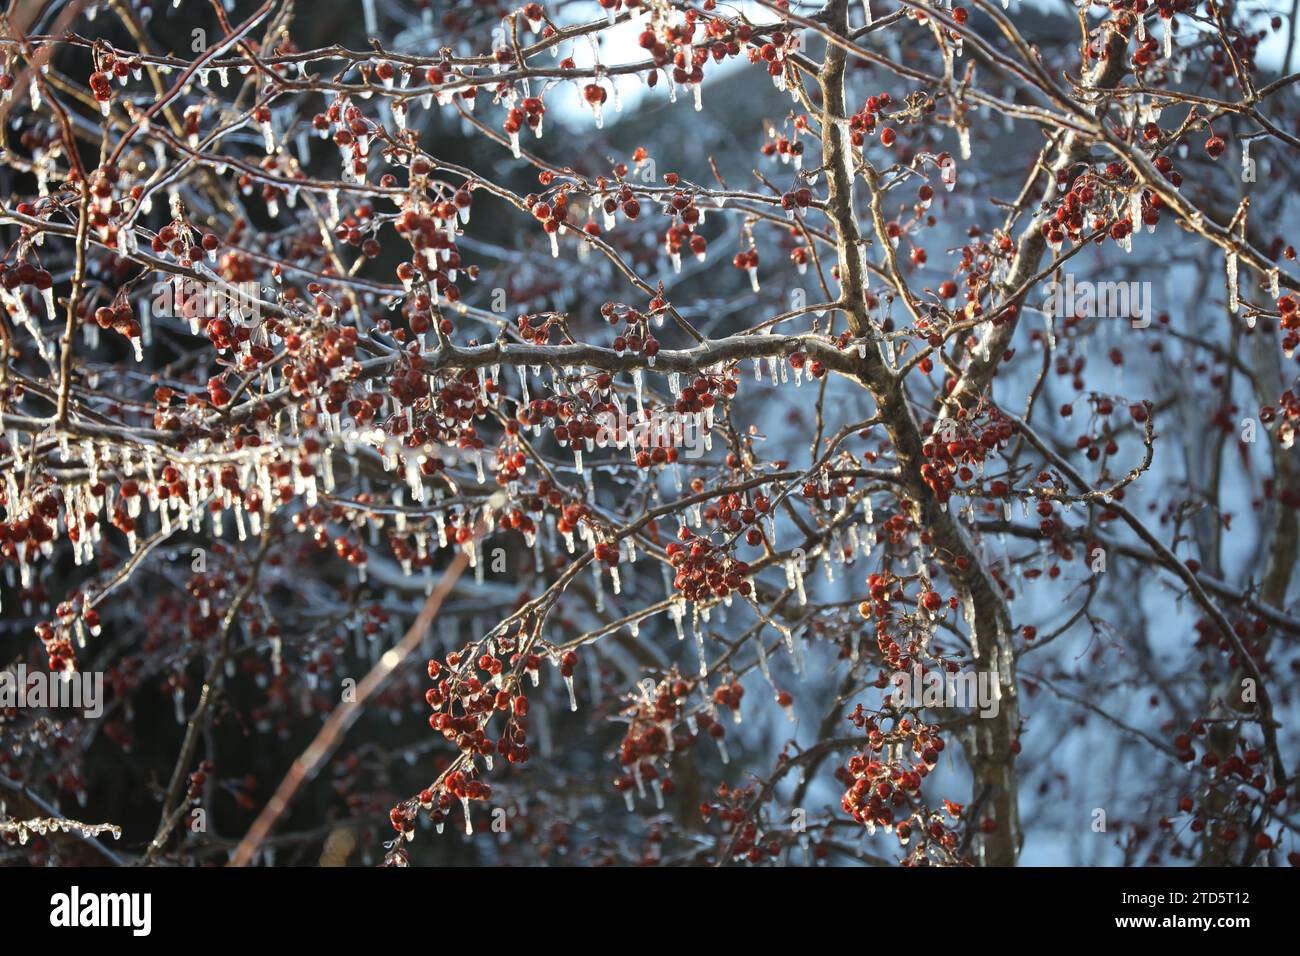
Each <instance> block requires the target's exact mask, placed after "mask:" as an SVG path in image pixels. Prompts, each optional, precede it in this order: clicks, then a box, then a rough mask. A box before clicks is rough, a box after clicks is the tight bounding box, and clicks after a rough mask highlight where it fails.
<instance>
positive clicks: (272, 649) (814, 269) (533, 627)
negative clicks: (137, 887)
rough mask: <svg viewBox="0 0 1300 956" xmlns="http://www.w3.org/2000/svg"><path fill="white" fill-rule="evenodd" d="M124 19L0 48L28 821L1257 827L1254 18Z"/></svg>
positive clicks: (1094, 840)
mask: <svg viewBox="0 0 1300 956" xmlns="http://www.w3.org/2000/svg"><path fill="white" fill-rule="evenodd" d="M160 6H163V5H160V4H150V3H145V2H138V3H132V2H127V0H108V2H98V0H90V2H86V0H67V2H61V3H59V2H56V3H52V4H47V5H45V6H44V7H41V6H40V5H33V6H32V8H29V7H27V6H26V5H18V8H17V9H16V10H14V11H13V12H11V13H10V14H9V15H8V17H7V19H6V21H5V23H4V37H3V40H0V46H2V48H3V52H4V57H5V67H4V73H3V74H0V89H3V90H4V96H5V100H4V104H3V106H0V112H2V113H3V119H4V120H5V122H4V125H3V129H4V135H5V137H6V142H5V143H4V144H3V145H4V152H3V156H2V160H0V162H2V164H3V170H4V173H3V175H4V196H5V201H4V210H3V216H4V226H3V228H4V230H5V239H6V242H5V259H4V260H3V266H4V268H3V275H2V280H3V281H2V282H0V297H2V298H3V303H4V313H3V315H0V331H2V332H3V342H2V347H3V364H2V365H0V415H2V424H3V428H4V434H5V438H4V441H3V444H0V456H2V457H0V467H2V468H3V470H4V473H5V476H6V477H5V482H4V485H3V489H2V491H0V504H3V507H4V521H3V523H2V524H0V544H2V548H3V552H2V553H3V557H4V564H5V568H6V571H9V572H12V573H11V577H10V580H9V582H8V586H6V587H5V588H4V593H3V607H4V614H5V627H6V630H5V631H4V638H3V640H4V642H5V643H4V645H3V647H0V649H3V650H4V651H5V654H6V657H5V659H6V660H7V661H11V662H12V664H11V665H10V671H13V672H15V673H16V671H15V669H16V668H18V667H19V666H20V665H21V667H22V668H23V671H22V676H21V677H19V678H16V679H15V680H14V681H11V690H12V693H10V696H9V698H7V699H6V698H3V697H0V708H5V709H0V716H3V717H4V720H3V721H0V786H3V788H4V791H5V792H6V793H7V794H8V795H9V797H10V798H11V799H12V802H11V803H10V806H11V807H14V806H16V807H18V808H19V810H18V813H17V814H14V811H13V810H12V809H11V810H10V811H8V812H9V813H11V814H14V815H12V816H10V817H9V818H0V829H3V833H4V840H5V844H6V846H8V847H10V848H11V849H10V850H9V851H8V852H9V853H10V854H12V855H17V856H20V857H23V858H27V859H31V860H34V861H37V860H47V859H53V860H54V861H69V860H71V859H74V858H76V856H77V855H78V854H84V853H86V852H91V855H92V856H94V853H95V852H99V853H100V854H101V855H102V856H105V857H107V858H109V859H111V860H113V861H114V862H128V861H133V860H143V861H145V862H149V863H181V864H193V863H199V862H205V861H217V862H223V861H232V862H234V863H237V864H243V863H248V862H252V861H255V860H262V861H266V860H271V859H279V860H284V859H286V858H288V859H291V860H299V859H320V860H322V861H333V862H341V861H346V860H349V859H361V860H366V859H370V858H371V857H370V856H369V854H370V853H371V852H372V851H375V850H376V849H377V847H378V845H380V844H382V847H383V854H382V858H383V860H384V861H385V862H388V863H392V864H405V863H407V862H408V861H409V860H410V859H411V854H412V853H425V854H427V858H429V859H445V858H448V857H454V858H457V859H462V860H472V861H477V862H498V861H499V862H506V861H514V862H541V861H546V862H551V861H564V860H567V861H570V862H578V863H583V862H630V861H637V860H646V859H648V860H653V861H659V862H663V863H709V864H716V865H727V864H731V863H734V862H741V861H749V862H752V863H759V862H773V863H789V864H801V863H807V862H812V861H820V860H832V861H835V862H841V863H843V862H853V861H857V862H866V863H872V864H894V863H898V862H901V863H904V864H908V865H920V864H925V865H964V864H976V865H992V866H1010V865H1014V864H1015V863H1017V862H1018V860H1019V859H1020V858H1021V854H1022V848H1023V850H1024V852H1025V855H1026V859H1034V860H1036V861H1039V862H1043V861H1046V862H1105V863H1119V862H1134V863H1139V864H1141V863H1156V862H1162V863H1163V862H1174V861H1178V860H1191V861H1193V862H1200V863H1204V864H1239V865H1249V864H1264V863H1276V862H1280V860H1281V858H1282V854H1284V853H1285V852H1286V851H1287V850H1288V848H1293V847H1294V846H1295V833H1296V832H1297V831H1296V828H1297V824H1300V819H1298V818H1297V816H1296V809H1297V808H1296V801H1297V800H1298V799H1300V791H1297V790H1296V787H1295V782H1294V778H1293V776H1292V774H1293V773H1294V764H1295V757H1296V753H1295V750H1296V747H1295V744H1296V735H1295V730H1294V723H1295V717H1296V713H1295V712H1296V709H1297V701H1296V696H1295V692H1294V690H1293V688H1292V687H1291V686H1290V683H1289V681H1288V680H1287V679H1286V678H1287V674H1288V672H1294V671H1295V670H1296V668H1297V666H1300V657H1297V653H1296V650H1297V643H1296V638H1297V636H1300V613H1297V612H1296V611H1295V610H1294V609H1293V608H1292V605H1293V603H1294V597H1293V594H1292V590H1293V589H1292V588H1291V579H1292V578H1293V576H1294V571H1295V564H1296V557H1297V517H1296V508H1297V507H1298V506H1300V476H1298V475H1297V462H1296V459H1295V454H1294V452H1293V450H1292V448H1291V445H1292V438H1293V434H1294V428H1295V422H1296V420H1297V419H1298V418H1300V400H1298V399H1297V398H1296V397H1295V395H1294V394H1293V391H1294V390H1295V385H1294V383H1293V378H1294V373H1293V371H1292V370H1291V369H1289V368H1288V366H1287V362H1289V360H1290V359H1291V356H1292V353H1293V352H1294V350H1295V347H1296V345H1297V344H1300V311H1297V308H1296V296H1295V290H1296V288H1297V284H1296V282H1297V279H1296V277H1297V274H1298V273H1297V272H1296V269H1295V266H1294V259H1295V252H1294V249H1293V248H1292V247H1291V246H1290V245H1288V244H1287V240H1286V238H1285V233H1286V230H1288V229H1289V228H1290V223H1291V222H1292V220H1293V216H1294V209H1293V208H1292V203H1291V202H1290V194H1291V193H1292V192H1294V188H1293V187H1294V168H1295V167H1294V158H1295V150H1296V148H1297V146H1300V143H1298V142H1297V139H1296V137H1295V136H1294V135H1293V134H1292V133H1291V132H1288V130H1292V129H1296V128H1297V125H1296V112H1297V111H1296V100H1295V89H1294V84H1295V81H1296V80H1297V79H1300V74H1287V73H1286V71H1285V65H1287V64H1289V63H1290V62H1291V52H1292V47H1293V41H1294V36H1295V24H1294V23H1293V22H1290V21H1289V20H1288V19H1286V18H1283V17H1281V16H1274V15H1273V14H1272V13H1271V12H1270V8H1269V7H1268V6H1267V5H1264V4H1251V3H1242V4H1233V5H1231V6H1227V5H1220V4H1218V3H1213V2H1199V0H1171V2H1168V3H1157V4H1154V5H1152V4H1148V3H1147V2H1146V0H1116V2H1112V3H1109V4H1103V3H1092V4H1091V5H1086V6H1085V7H1083V8H1074V7H1067V8H1066V12H1067V13H1068V14H1069V15H1068V16H1062V15H1061V14H1060V13H1055V12H1043V11H1038V10H1036V9H1034V8H1030V7H1027V6H1025V5H1022V4H1020V3H1017V4H1016V5H1015V6H1014V7H1013V8H1011V9H1004V7H1005V4H996V3H990V2H986V0H975V2H974V3H971V4H969V5H953V4H950V3H943V4H939V3H925V2H922V0H891V2H890V3H888V4H885V5H884V6H885V7H886V9H880V6H881V5H880V4H879V3H877V4H875V7H876V9H874V10H873V9H872V5H871V4H869V3H863V4H856V3H853V4H850V3H849V2H847V0H829V2H825V3H823V2H820V0H819V2H816V3H798V4H796V3H786V2H772V0H755V2H753V3H748V4H741V5H727V4H717V3H715V0H703V2H684V0H656V2H650V0H600V2H599V8H598V7H597V5H595V4H591V3H585V2H558V3H550V4H547V5H545V6H543V5H539V4H538V3H528V4H526V5H523V6H520V7H516V6H512V5H510V4H505V3H501V4H498V3H494V2H488V0H482V2H473V3H467V2H459V3H445V4H442V3H440V4H430V3H428V2H427V0H424V2H418V3H408V2H393V3H390V4H376V3H374V2H373V0H368V2H366V3H364V4H363V12H364V22H363V23H351V22H350V21H349V19H348V12H349V11H350V9H351V5H350V4H337V5H329V4H320V5H314V6H313V8H312V10H313V13H312V17H311V18H307V17H304V16H303V14H304V12H305V9H306V8H305V7H301V6H299V5H295V4H292V3H286V2H280V0H266V2H264V3H260V4H257V3H253V2H241V3H238V4H236V3H225V4H222V3H218V2H215V0H213V2H212V3H210V4H209V5H203V4H197V3H196V4H192V5H186V9H185V10H184V11H183V12H180V13H171V12H170V11H167V13H168V15H167V16H164V13H163V11H162V10H160V9H158V8H159V7H160ZM317 8H319V17H320V19H319V20H315V18H316V16H317ZM340 33H341V34H342V35H343V36H344V37H345V38H346V40H347V42H336V37H337V36H338V35H339V34H340ZM625 104H626V106H627V108H626V109H625V108H624V106H625ZM548 114H550V115H549V116H548ZM544 131H545V132H544ZM1143 227H1145V229H1144V228H1143ZM1275 231H1276V233H1277V234H1276V235H1274V234H1273V233H1274V232H1275ZM728 263H730V266H728ZM1284 359H1285V360H1286V361H1285V362H1284ZM751 371H752V373H753V375H752V377H751V375H750V373H751ZM1031 509H1032V510H1031ZM823 578H824V580H823ZM426 659H427V665H425V664H424V661H425V660H426ZM96 674H99V675H102V676H103V678H104V683H105V696H104V697H103V700H102V703H103V712H102V714H99V715H93V716H92V715H91V710H92V709H93V706H92V707H88V708H86V713H85V714H84V715H81V714H77V713H70V712H69V711H68V710H67V709H54V710H50V709H42V708H40V707H37V706H32V705H31V704H30V703H28V702H25V701H24V700H21V699H20V698H19V696H18V694H17V688H18V687H19V686H21V687H22V688H23V690H24V692H26V691H27V690H28V689H29V688H32V687H34V686H36V684H34V683H33V681H37V682H38V683H39V680H38V676H40V677H49V676H53V675H57V676H53V679H52V680H51V681H49V682H48V686H50V687H54V688H65V689H66V688H68V687H69V686H75V687H77V688H78V689H81V688H83V686H84V688H85V689H86V699H87V700H88V701H90V703H91V705H93V704H94V692H93V688H94V684H93V681H92V680H91V678H92V677H93V676H94V675H96ZM421 697H423V698H424V699H423V700H421ZM83 703H84V701H83ZM169 710H174V713H175V721H174V722H173V721H170V720H165V719H161V715H165V714H166V713H167V712H168V711H169ZM787 715H788V716H789V718H790V720H791V721H792V723H786V722H785V719H786V716H787ZM383 716H388V717H390V718H392V720H391V722H390V721H384V720H381V719H379V718H380V717H383ZM426 718H427V721H428V723H427V725H426V724H425V723H424V720H425V719H426ZM729 718H730V719H729ZM742 718H743V719H744V723H743V724H742V725H741V726H739V727H737V726H736V724H740V723H741V721H742ZM359 720H360V723H359V724H358V721H359ZM733 720H734V722H735V723H733ZM32 741H37V742H38V745H36V746H32ZM295 758H296V759H295ZM1103 768H1104V769H1103ZM1099 771H1102V772H1100V773H1099ZM69 795H80V796H81V798H82V800H83V802H84V803H85V812H79V813H78V814H76V816H78V817H80V818H84V819H85V820H94V819H100V818H103V819H108V820H112V821H113V824H112V825H113V826H120V827H121V828H122V830H123V831H125V839H124V840H123V841H122V844H121V846H120V847H117V848H114V849H110V848H109V846H108V845H107V844H103V843H99V842H95V841H94V840H92V841H91V843H90V844H89V846H90V848H91V849H90V851H87V850H86V849H85V848H86V846H87V845H86V844H84V843H82V842H81V841H73V842H69V841H67V840H65V839H64V838H63V837H62V836H61V832H60V831H61V828H64V827H66V828H68V829H76V830H78V831H80V832H81V833H82V834H83V835H89V836H90V837H94V836H96V835H98V834H99V833H102V832H104V831H103V827H104V826H107V824H103V825H101V824H97V823H81V822H78V821H76V820H71V819H69V818H68V817H66V816H65V814H64V813H63V812H61V811H60V810H59V807H58V804H59V802H60V801H61V800H63V799H65V798H67V797H68V796H69ZM623 801H626V805H627V807H628V808H629V809H631V810H632V811H633V812H632V814H631V815H621V811H616V810H614V809H611V805H614V806H618V805H621V804H622V802H623ZM385 817H386V819H385ZM6 820H7V822H6ZM430 824H432V827H430V826H429V825H430ZM447 824H450V825H451V827H452V828H453V829H457V830H458V829H462V828H463V829H464V831H465V832H466V833H474V837H473V838H472V839H470V840H467V841H464V842H461V841H454V842H453V841H452V840H451V837H450V836H443V837H441V838H439V837H435V836H434V835H433V831H434V830H435V829H436V831H437V832H439V833H442V832H443V831H444V829H445V828H446V826H447ZM51 825H53V829H51ZM421 828H424V829H425V830H427V831H428V833H427V835H426V836H423V837H422V838H421V839H420V840H416V839H415V838H416V836H417V833H418V831H419V830H421ZM385 830H386V831H387V832H386V833H385ZM33 833H35V834H36V838H35V839H31V840H29V837H31V836H32V834H33ZM385 841H386V842H385ZM273 854H275V855H273ZM286 855H287V856H286ZM1289 858H1290V860H1291V862H1293V863H1294V862H1295V861H1296V859H1297V853H1296V851H1295V850H1294V849H1291V852H1290V857H1289Z"/></svg>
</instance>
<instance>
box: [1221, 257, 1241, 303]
mask: <svg viewBox="0 0 1300 956" xmlns="http://www.w3.org/2000/svg"><path fill="white" fill-rule="evenodd" d="M1224 264H1225V266H1226V267H1227V273H1228V311H1229V312H1231V313H1232V314H1233V315H1236V314H1237V311H1238V308H1239V306H1240V302H1239V301H1238V299H1237V253H1236V252H1229V253H1227V255H1226V256H1225V257H1224Z"/></svg>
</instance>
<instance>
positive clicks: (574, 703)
mask: <svg viewBox="0 0 1300 956" xmlns="http://www.w3.org/2000/svg"><path fill="white" fill-rule="evenodd" d="M564 686H565V687H566V688H567V689H568V691H569V710H570V711H572V712H574V713H577V711H578V698H577V697H576V696H574V693H573V675H572V674H565V675H564Z"/></svg>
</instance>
